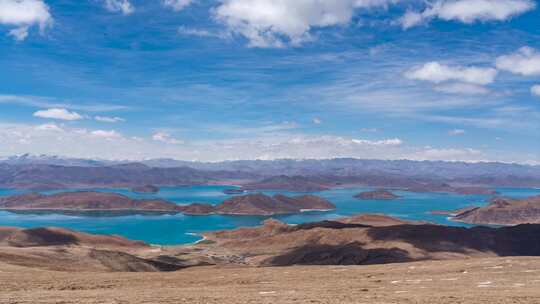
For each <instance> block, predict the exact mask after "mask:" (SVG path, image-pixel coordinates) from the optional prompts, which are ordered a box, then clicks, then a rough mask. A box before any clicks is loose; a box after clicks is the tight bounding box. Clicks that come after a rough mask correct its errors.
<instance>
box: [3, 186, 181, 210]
mask: <svg viewBox="0 0 540 304" xmlns="http://www.w3.org/2000/svg"><path fill="white" fill-rule="evenodd" d="M0 209H3V210H21V211H28V210H40V211H62V210H65V211H79V212H85V211H130V212H180V210H179V208H178V205H176V204H175V203H172V202H168V201H164V200H159V199H151V200H135V199H131V198H129V197H127V196H124V195H121V194H116V193H105V192H86V191H81V192H64V193H58V194H52V195H44V194H39V193H30V194H24V195H16V196H9V197H2V198H0Z"/></svg>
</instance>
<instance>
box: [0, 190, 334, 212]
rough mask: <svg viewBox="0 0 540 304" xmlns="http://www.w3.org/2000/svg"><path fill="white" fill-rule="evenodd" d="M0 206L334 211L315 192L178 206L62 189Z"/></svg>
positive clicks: (15, 198)
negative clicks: (61, 190) (295, 195)
mask: <svg viewBox="0 0 540 304" xmlns="http://www.w3.org/2000/svg"><path fill="white" fill-rule="evenodd" d="M0 209H1V210H8V211H22V212H29V211H45V212H46V211H50V212H69V213H73V212H79V213H86V212H96V211H99V212H104V213H107V212H116V213H118V212H129V213H184V214H187V215H209V214H222V215H261V216H271V215H275V214H293V213H301V212H305V211H327V210H334V209H335V205H334V204H332V203H331V202H329V201H327V200H325V199H323V198H320V197H318V196H314V195H303V196H297V197H288V196H285V195H274V196H267V195H264V194H250V195H244V196H236V197H233V198H231V199H228V200H226V201H224V202H222V203H221V204H218V205H210V204H202V203H194V204H190V205H178V204H176V203H173V202H169V201H165V200H160V199H131V198H129V197H127V196H124V195H121V194H117V193H105V192H90V191H80V192H64V193H57V194H52V195H44V194H39V193H30V194H24V195H15V196H8V197H0Z"/></svg>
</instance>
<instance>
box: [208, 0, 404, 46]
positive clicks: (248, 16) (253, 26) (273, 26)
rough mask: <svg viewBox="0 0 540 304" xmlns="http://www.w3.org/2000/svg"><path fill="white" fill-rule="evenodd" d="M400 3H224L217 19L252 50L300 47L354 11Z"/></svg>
mask: <svg viewBox="0 0 540 304" xmlns="http://www.w3.org/2000/svg"><path fill="white" fill-rule="evenodd" d="M396 1H397V0H302V1H290V0H222V1H221V4H220V5H219V6H218V7H217V8H216V9H215V10H214V16H215V19H216V20H218V21H219V22H222V23H223V24H225V25H226V26H227V27H228V29H229V30H230V31H231V32H232V33H235V34H239V35H242V36H244V37H245V38H246V39H247V40H248V41H249V46H251V47H284V46H286V45H288V44H291V45H300V44H301V43H303V42H305V41H310V40H312V39H313V37H312V34H311V29H312V28H322V27H328V26H337V25H344V24H347V23H349V22H350V21H351V18H352V16H353V14H354V11H355V9H358V8H367V7H377V6H384V5H387V4H389V3H392V2H396Z"/></svg>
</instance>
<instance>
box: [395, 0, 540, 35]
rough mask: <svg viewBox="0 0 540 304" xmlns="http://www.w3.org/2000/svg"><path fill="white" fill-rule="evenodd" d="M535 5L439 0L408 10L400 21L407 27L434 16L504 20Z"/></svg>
mask: <svg viewBox="0 0 540 304" xmlns="http://www.w3.org/2000/svg"><path fill="white" fill-rule="evenodd" d="M535 7H536V4H535V2H534V1H531V0H439V1H437V2H435V3H433V4H431V5H430V7H428V8H427V9H425V10H424V11H422V12H417V11H408V12H407V13H406V14H405V15H404V16H403V17H402V18H401V19H400V23H401V25H402V27H403V28H404V29H408V28H410V27H413V26H416V25H419V24H422V23H425V22H428V21H429V20H431V19H434V18H438V19H441V20H445V21H450V20H453V21H459V22H462V23H466V24H471V23H475V22H486V21H505V20H508V19H510V18H512V17H514V16H517V15H521V14H523V13H525V12H527V11H530V10H532V9H534V8H535Z"/></svg>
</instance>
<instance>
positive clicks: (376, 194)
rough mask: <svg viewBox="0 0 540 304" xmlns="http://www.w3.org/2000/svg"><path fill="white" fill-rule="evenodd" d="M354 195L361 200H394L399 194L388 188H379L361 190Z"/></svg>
mask: <svg viewBox="0 0 540 304" xmlns="http://www.w3.org/2000/svg"><path fill="white" fill-rule="evenodd" d="M354 197H355V198H359V199H362V200H395V199H398V198H399V197H400V196H398V195H395V194H394V193H392V192H390V191H388V190H384V189H380V190H375V191H368V192H362V193H359V194H357V195H355V196H354Z"/></svg>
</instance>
